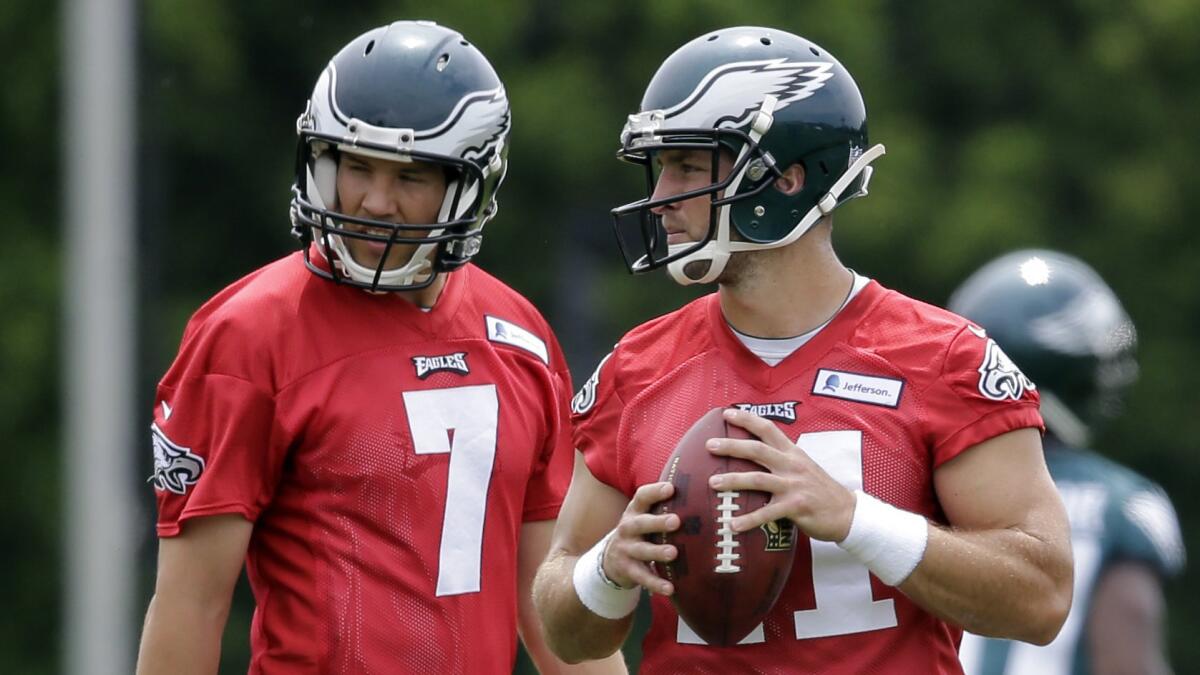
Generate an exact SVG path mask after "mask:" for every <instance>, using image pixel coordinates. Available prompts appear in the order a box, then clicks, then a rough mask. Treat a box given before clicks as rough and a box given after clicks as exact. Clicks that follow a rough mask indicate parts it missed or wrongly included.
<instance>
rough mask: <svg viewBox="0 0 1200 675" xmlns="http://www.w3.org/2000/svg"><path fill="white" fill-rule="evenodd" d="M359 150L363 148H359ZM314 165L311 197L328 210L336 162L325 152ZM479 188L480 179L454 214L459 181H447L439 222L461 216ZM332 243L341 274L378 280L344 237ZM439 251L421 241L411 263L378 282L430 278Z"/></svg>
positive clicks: (438, 231)
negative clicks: (452, 210)
mask: <svg viewBox="0 0 1200 675" xmlns="http://www.w3.org/2000/svg"><path fill="white" fill-rule="evenodd" d="M356 152H361V151H360V150H356ZM313 167H314V168H312V169H310V170H309V174H308V180H309V185H315V186H316V187H317V189H316V191H315V194H313V195H311V199H312V200H313V202H314V204H315V205H316V206H317V207H318V208H321V209H328V208H329V207H328V206H327V205H326V195H333V194H335V193H336V190H337V161H336V160H334V159H333V158H332V157H330V156H329V154H328V153H322V154H321V156H319V157H317V158H316V160H314V161H313ZM478 189H479V184H478V181H475V182H474V183H472V184H471V185H470V186H469V187H468V188H467V190H466V191H465V192H464V193H463V195H462V198H461V199H460V200H459V202H458V209H457V213H454V214H451V207H452V206H453V205H454V194H455V192H457V190H458V180H453V181H450V182H449V183H447V184H446V194H445V196H444V197H443V198H442V206H441V208H440V209H438V222H445V221H447V220H451V219H457V218H459V217H461V215H462V213H463V212H464V211H466V209H467V208H468V207H469V206H470V204H471V203H472V202H473V201H474V199H475V192H476V191H477V190H478ZM331 201H332V200H331ZM442 231H443V230H442V229H441V228H439V229H436V230H430V232H429V236H431V237H435V236H437V235H439V234H441V233H442ZM313 237H314V238H316V239H320V238H321V231H320V230H318V229H316V228H314V229H313ZM329 246H330V248H332V249H333V250H334V252H335V253H337V258H338V259H337V260H333V261H327V262H329V263H330V264H331V265H336V266H337V268H338V269H340V270H341V271H342V273H344V274H345V275H346V276H348V277H350V278H351V279H353V280H354V281H357V282H359V283H362V284H372V283H375V273H376V272H377V271H378V268H377V267H367V266H366V265H362V264H360V263H359V262H358V261H356V260H355V259H354V256H353V255H351V253H350V249H349V247H348V246H347V245H346V242H345V239H344V238H343V237H342V236H340V235H336V234H330V235H329ZM318 250H321V249H320V247H318ZM436 251H437V243H430V244H421V245H420V246H418V247H417V250H415V251H413V254H412V256H411V257H410V258H409V259H408V262H406V263H405V264H403V265H401V266H400V267H396V268H394V269H385V270H384V271H383V272H381V273H380V274H379V285H380V286H412V285H414V284H419V283H424V282H426V281H428V280H429V277H430V275H432V274H433V255H434V253H435V252H436Z"/></svg>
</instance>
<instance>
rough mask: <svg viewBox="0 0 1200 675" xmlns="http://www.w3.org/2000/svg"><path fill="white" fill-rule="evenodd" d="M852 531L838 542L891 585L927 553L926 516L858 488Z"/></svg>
mask: <svg viewBox="0 0 1200 675" xmlns="http://www.w3.org/2000/svg"><path fill="white" fill-rule="evenodd" d="M854 495H855V499H856V501H855V504H854V518H853V519H852V520H851V521H850V533H849V534H847V535H846V538H845V539H844V540H842V541H840V542H838V546H840V547H841V548H842V550H844V551H846V552H847V553H849V554H850V555H852V556H854V557H855V559H857V560H858V561H859V562H861V563H862V564H864V565H866V566H867V569H869V570H871V571H872V572H874V573H875V576H877V577H879V580H880V581H882V582H883V583H885V584H887V585H888V586H899V585H900V584H901V583H903V582H904V580H905V579H907V578H908V575H910V574H912V572H913V570H915V569H916V568H917V565H918V564H920V562H921V558H923V557H925V545H926V544H927V543H928V542H929V523H927V522H926V521H925V518H924V517H923V516H920V515H918V514H916V513H911V512H909V511H904V510H902V509H898V508H896V507H894V506H892V505H891V504H887V503H884V502H881V501H879V500H878V499H876V498H874V497H872V496H871V495H869V494H867V493H865V492H863V491H862V490H855V491H854Z"/></svg>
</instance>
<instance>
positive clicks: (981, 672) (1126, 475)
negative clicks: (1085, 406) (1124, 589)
mask: <svg viewBox="0 0 1200 675" xmlns="http://www.w3.org/2000/svg"><path fill="white" fill-rule="evenodd" d="M1046 465H1047V466H1048V467H1049V468H1050V476H1051V477H1052V478H1053V479H1054V483H1055V485H1056V486H1057V487H1058V489H1059V492H1060V493H1061V494H1062V497H1063V503H1064V504H1065V505H1066V507H1067V517H1068V519H1069V520H1070V523H1071V548H1072V550H1073V552H1074V558H1075V595H1074V601H1073V602H1072V603H1071V611H1070V613H1069V614H1068V615H1067V620H1066V622H1065V623H1064V624H1063V628H1062V630H1061V631H1060V632H1059V634H1058V637H1056V638H1055V639H1054V641H1053V642H1051V643H1050V644H1048V645H1045V646H1044V647H1039V646H1037V645H1031V644H1027V643H1020V642H1010V641H1008V640H994V639H988V638H981V637H979V636H977V635H973V634H970V633H967V634H964V635H963V642H962V651H961V657H962V662H963V669H964V670H965V671H966V673H967V675H1021V674H1022V673H1028V672H1038V673H1043V674H1044V675H1087V673H1090V672H1092V669H1091V664H1090V662H1089V657H1088V649H1087V641H1086V640H1085V639H1084V637H1085V636H1086V634H1087V616H1088V610H1089V609H1090V606H1091V603H1090V599H1091V596H1092V592H1093V591H1094V590H1095V588H1096V584H1097V582H1098V581H1099V580H1100V578H1101V577H1102V576H1103V574H1104V570H1105V568H1106V567H1107V566H1108V565H1110V564H1112V563H1114V562H1119V561H1126V562H1128V561H1133V562H1138V563H1142V564H1144V565H1146V566H1148V567H1149V568H1150V569H1151V570H1153V571H1154V572H1155V573H1156V574H1158V575H1159V576H1160V577H1162V578H1163V579H1170V578H1173V577H1176V576H1178V575H1179V574H1180V573H1181V572H1182V571H1183V567H1184V562H1185V553H1184V548H1183V539H1182V537H1181V535H1180V530H1179V520H1178V518H1177V517H1176V515H1175V509H1174V507H1173V506H1172V505H1171V500H1170V499H1169V498H1168V497H1167V494H1166V493H1165V492H1164V491H1163V490H1162V488H1161V487H1159V486H1158V485H1157V484H1155V483H1154V482H1153V481H1151V480H1149V479H1147V478H1145V477H1144V476H1142V475H1140V474H1138V473H1137V472H1135V471H1133V470H1131V469H1129V468H1127V467H1124V466H1121V465H1120V464H1117V463H1116V462H1113V461H1112V460H1109V459H1107V458H1105V457H1102V456H1101V455H1098V454H1096V453H1095V452H1092V451H1090V450H1085V449H1078V448H1070V447H1067V446H1064V445H1060V444H1057V443H1054V442H1047V444H1046ZM1031 669H1032V670H1031Z"/></svg>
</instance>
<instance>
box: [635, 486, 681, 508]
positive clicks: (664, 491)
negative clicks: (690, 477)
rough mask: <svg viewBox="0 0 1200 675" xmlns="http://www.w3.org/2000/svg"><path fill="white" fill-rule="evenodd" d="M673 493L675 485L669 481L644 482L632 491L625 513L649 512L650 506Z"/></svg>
mask: <svg viewBox="0 0 1200 675" xmlns="http://www.w3.org/2000/svg"><path fill="white" fill-rule="evenodd" d="M673 494H675V486H674V485H671V484H670V483H646V484H645V485H643V486H641V487H640V488H638V489H637V492H634V493H633V499H632V500H630V501H629V506H627V507H625V512H626V513H649V512H650V509H651V507H653V506H654V505H655V504H657V503H659V502H661V501H662V500H664V499H667V498H669V497H670V496H671V495H673Z"/></svg>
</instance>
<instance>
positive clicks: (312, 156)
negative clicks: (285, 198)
mask: <svg viewBox="0 0 1200 675" xmlns="http://www.w3.org/2000/svg"><path fill="white" fill-rule="evenodd" d="M352 124H354V123H352ZM356 126H357V125H356ZM339 141H340V139H337V138H331V137H329V136H328V135H324V134H318V133H313V132H301V143H300V148H301V150H300V154H301V156H300V157H299V158H298V162H299V163H302V165H299V166H297V171H298V172H301V171H302V172H303V173H304V177H305V185H306V186H307V187H308V189H307V190H306V191H305V192H302V191H301V188H300V186H299V183H298V184H297V186H296V187H294V188H293V190H294V200H293V218H294V220H295V221H296V223H295V226H296V227H295V228H294V230H293V231H294V233H297V234H298V236H304V235H306V236H307V238H311V241H315V242H316V244H317V250H318V251H319V252H320V254H321V256H322V257H323V258H325V260H326V261H327V262H329V263H330V266H331V267H332V268H333V269H334V273H333V274H331V275H330V278H333V279H335V280H337V281H345V282H348V283H351V285H358V286H364V287H366V288H369V289H370V290H385V291H386V290H415V289H419V288H424V287H425V286H428V285H429V284H431V283H432V282H433V279H434V276H435V272H437V271H442V270H441V269H438V265H435V262H437V261H438V260H439V258H441V257H443V256H442V254H441V253H439V252H440V251H442V250H443V249H444V250H445V251H446V252H447V253H451V254H460V255H462V256H463V257H467V258H469V257H470V256H472V255H474V253H475V252H477V251H478V247H479V239H480V231H481V230H482V229H483V224H484V223H485V222H486V221H487V219H488V218H490V217H491V215H492V214H493V213H494V212H495V206H494V202H493V203H491V204H489V205H488V206H486V207H483V208H481V205H480V202H481V201H482V195H481V194H480V186H482V185H484V184H485V183H486V177H485V176H484V174H483V172H482V171H481V170H480V168H479V167H478V166H476V165H475V164H474V163H473V162H466V161H463V160H459V159H455V158H452V157H445V156H441V155H434V154H429V153H422V152H419V151H411V150H410V151H408V152H407V153H404V154H398V153H396V151H395V150H394V149H389V148H386V147H380V146H377V145H374V144H370V143H365V142H363V141H361V140H360V141H358V143H357V144H355V145H350V144H348V143H345V142H339ZM343 153H350V154H356V155H363V156H368V157H375V158H379V159H385V160H389V161H401V162H426V163H429V164H433V165H436V166H439V167H441V168H442V169H443V170H444V172H445V174H446V190H445V193H444V195H443V198H442V203H441V206H440V208H439V210H438V214H437V219H436V222H433V223H408V222H406V223H396V222H391V221H383V220H374V219H371V218H364V217H359V216H352V215H349V214H346V213H342V212H341V211H339V210H338V209H339V200H338V198H337V188H336V181H337V167H338V161H339V158H340V156H341V155H342V154H343ZM493 194H494V192H493ZM493 198H494V197H493ZM362 228H369V231H365V232H364V231H362ZM347 239H355V240H360V241H370V242H377V243H382V244H385V245H386V248H385V249H384V252H383V254H382V256H381V257H380V260H379V262H378V264H377V265H376V266H368V265H365V264H363V263H361V262H360V261H358V260H356V259H355V258H354V256H353V255H352V254H351V252H350V249H349V246H348V244H347V242H346V240H347ZM395 245H411V246H415V247H416V248H415V250H414V251H413V253H412V255H411V256H410V258H409V260H408V261H407V262H406V263H404V264H402V265H400V266H398V267H390V268H389V267H388V258H389V253H390V252H391V250H392V247H393V246H395ZM318 273H319V272H318Z"/></svg>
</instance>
